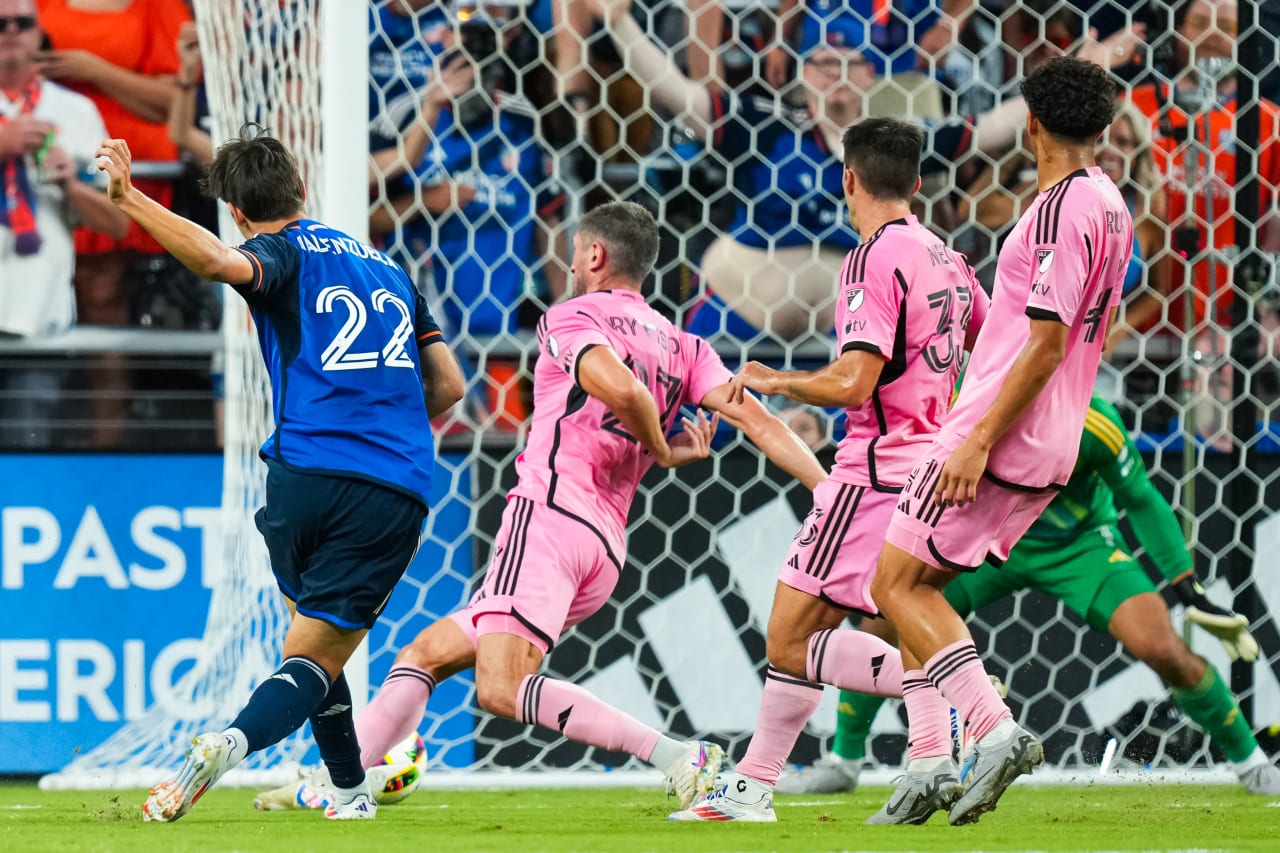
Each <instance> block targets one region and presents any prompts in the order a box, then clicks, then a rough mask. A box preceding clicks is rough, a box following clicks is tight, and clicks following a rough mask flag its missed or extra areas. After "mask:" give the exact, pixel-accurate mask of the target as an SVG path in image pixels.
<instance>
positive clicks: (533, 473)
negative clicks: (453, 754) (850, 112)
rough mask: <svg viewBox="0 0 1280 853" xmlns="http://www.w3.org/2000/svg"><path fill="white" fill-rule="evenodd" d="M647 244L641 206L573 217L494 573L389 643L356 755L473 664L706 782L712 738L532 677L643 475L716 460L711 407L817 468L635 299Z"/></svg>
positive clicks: (696, 349) (293, 797)
mask: <svg viewBox="0 0 1280 853" xmlns="http://www.w3.org/2000/svg"><path fill="white" fill-rule="evenodd" d="M657 254H658V227H657V224H656V223H655V222H654V220H653V217H652V216H650V215H649V213H648V212H647V211H646V210H645V209H644V208H643V207H640V206H639V205H637V204H630V203H617V202H615V203H610V204H605V205H602V206H600V207H597V208H595V209H594V210H592V211H590V212H588V213H587V214H586V215H585V216H583V218H582V220H581V222H580V224H579V226H578V233H577V235H576V236H575V237H574V257H573V275H574V280H575V289H574V298H572V299H570V300H568V301H566V302H562V303H560V304H558V305H555V306H553V307H552V308H551V310H549V311H548V312H547V313H546V315H545V317H544V318H543V320H542V322H541V323H540V324H539V326H538V346H539V358H538V362H537V366H536V367H535V370H534V420H533V425H532V427H531V429H530V434H529V443H528V445H527V446H526V448H525V451H524V453H522V454H521V456H520V458H519V460H518V461H517V470H518V472H519V483H518V484H517V485H516V487H515V488H514V489H513V490H512V491H511V494H510V497H509V500H508V503H507V509H506V511H505V512H504V513H503V518H502V527H501V529H500V530H499V531H498V534H497V537H496V539H495V542H494V550H493V555H492V558H491V560H490V563H489V568H488V571H487V572H486V573H485V576H484V580H483V582H482V583H481V586H480V588H479V589H478V590H477V591H476V592H475V594H474V595H473V596H472V598H471V601H470V603H469V604H468V605H467V606H466V607H464V608H463V609H462V610H460V611H458V612H456V613H454V614H452V615H451V616H449V617H447V618H445V619H441V620H440V621H438V622H436V623H435V624H434V625H432V626H430V627H429V628H427V629H425V630H424V631H423V632H422V633H420V634H419V635H418V636H417V637H416V638H415V639H414V641H413V642H412V643H411V644H410V645H409V646H407V647H406V648H405V649H403V650H402V651H401V652H400V654H399V655H397V657H396V663H395V665H394V666H393V667H392V669H391V671H390V672H389V673H388V674H387V677H386V679H385V680H384V681H383V684H382V687H381V689H380V690H379V691H378V694H377V696H376V697H375V698H374V699H373V701H372V702H371V703H370V704H369V706H368V707H367V708H365V710H364V711H363V712H362V713H361V714H360V716H359V717H358V718H357V720H356V733H357V736H358V738H359V740H360V745H361V755H362V759H363V761H364V763H365V766H366V767H369V766H372V765H375V764H377V763H378V762H379V761H380V760H381V757H382V756H383V755H384V754H385V753H386V752H387V750H388V749H389V748H390V747H391V746H392V745H393V744H395V743H397V742H399V741H400V740H403V739H404V738H405V737H406V736H408V735H410V734H412V733H413V732H414V731H415V730H416V728H417V726H418V724H419V723H420V722H421V721H422V717H423V714H424V712H425V710H426V704H427V699H428V698H429V697H430V695H431V691H432V690H434V689H435V686H436V683H437V682H438V681H439V680H440V679H443V678H447V677H448V676H450V675H453V674H454V673H456V672H459V671H461V670H463V669H469V668H470V667H472V666H474V667H475V669H476V694H477V700H478V701H479V704H480V706H481V707H482V708H484V709H485V710H486V711H489V712H490V713H493V714H497V715H498V716H502V717H507V718H509V719H512V720H516V721H517V722H523V723H528V724H530V725H532V724H535V723H536V724H539V725H543V726H547V727H548V728H551V729H555V730H557V731H559V732H560V733H561V734H563V735H564V736H565V737H568V738H571V739H573V740H577V741H580V742H582V743H586V744H589V745H591V746H595V747H599V748H601V749H608V750H622V751H625V752H630V753H631V754H633V755H635V756H636V757H638V758H640V759H641V760H643V761H647V762H649V763H650V764H652V765H654V766H655V767H657V768H659V769H661V770H663V771H665V772H666V774H667V777H668V782H669V783H670V785H671V786H672V788H673V789H674V791H675V792H676V793H677V794H678V795H679V797H680V801H681V806H682V807H685V806H688V805H689V803H690V802H691V801H692V799H693V796H694V794H695V793H697V792H699V791H703V792H705V791H706V790H708V789H709V788H710V786H711V784H712V783H713V782H714V780H715V777H716V773H717V771H718V770H719V766H720V762H721V759H722V756H723V754H722V752H721V750H720V748H719V747H718V746H715V745H713V744H708V743H705V742H702V741H696V742H688V741H679V740H675V739H673V738H670V737H667V736H665V735H663V734H661V733H660V732H658V731H656V730H655V729H652V728H650V727H648V726H646V725H644V724H643V723H641V722H639V721H638V720H636V719H634V718H632V717H630V716H629V715H627V714H625V713H623V712H622V711H619V710H617V709H615V708H612V707H610V706H609V705H607V704H605V703H604V702H601V701H600V700H599V699H597V698H596V697H595V696H593V695H592V694H590V693H588V692H587V691H585V690H583V689H582V688H581V687H577V686H576V685H573V684H570V683H568V682H565V681H560V680H557V679H554V678H550V677H548V676H545V675H538V674H537V670H538V667H539V665H540V664H541V662H542V658H543V656H544V655H545V654H546V653H547V651H548V650H549V649H550V648H551V646H552V645H554V644H555V642H556V640H557V639H558V638H559V637H560V634H561V633H562V632H563V631H564V630H565V629H566V628H569V627H571V626H573V625H576V624H577V623H578V622H581V621H582V620H583V619H585V618H587V617H588V616H590V615H591V614H592V613H594V612H595V611H596V610H598V609H599V608H600V606H601V605H602V604H603V603H604V602H605V600H606V599H607V598H608V597H609V594H610V593H611V592H612V591H613V588H614V585H615V584H616V583H617V580H618V573H619V572H620V571H621V570H622V566H623V563H624V562H625V560H626V543H625V540H624V530H625V527H626V520H627V512H628V510H629V509H630V506H631V500H632V498H633V497H634V495H635V492H636V488H637V486H638V485H639V484H640V479H641V477H643V476H644V474H645V472H646V471H648V469H649V467H650V466H651V465H652V464H653V463H655V462H656V463H657V464H659V465H662V466H663V467H667V468H672V467H676V466H679V465H683V464H685V463H687V462H692V461H694V460H696V459H702V458H704V457H706V456H707V455H709V453H710V441H711V437H712V434H713V433H714V431H715V425H716V420H717V419H718V418H719V417H720V416H721V415H723V416H724V417H725V419H726V420H727V421H729V422H730V423H732V424H734V425H735V426H738V427H740V428H741V429H742V430H743V431H744V432H745V433H746V434H747V436H748V437H749V438H751V440H752V441H754V442H755V443H756V445H757V446H758V447H760V449H761V450H763V451H764V452H765V454H766V455H767V456H768V457H769V459H771V460H772V461H773V462H774V463H775V464H777V465H778V466H779V467H781V468H782V469H783V470H785V471H787V472H788V473H790V474H792V475H793V476H795V477H796V478H798V479H799V480H801V481H802V482H803V483H804V484H805V485H806V486H808V487H810V488H813V487H815V486H817V485H818V483H820V482H822V481H823V480H824V479H825V478H826V472H825V471H824V470H823V468H822V466H821V465H820V464H819V463H818V460H817V459H816V458H815V457H814V455H813V453H812V452H811V451H810V450H809V448H808V447H807V446H806V445H805V444H804V443H803V442H802V441H801V440H800V439H799V438H798V437H797V436H796V435H795V434H794V433H793V432H791V430H789V429H788V428H787V427H786V426H785V425H783V423H782V422H781V421H780V420H778V419H777V418H776V417H774V416H773V415H772V414H770V413H769V411H768V410H767V409H766V408H765V407H764V406H763V405H762V404H761V403H760V402H759V401H758V400H756V399H754V398H752V397H748V398H746V399H738V400H735V399H733V395H732V393H731V391H732V389H731V386H730V384H729V380H730V378H731V375H730V373H729V371H728V370H727V369H726V368H725V367H724V365H723V364H722V363H721V361H720V358H719V356H717V355H716V353H715V352H714V351H713V350H712V349H711V347H710V346H708V345H707V344H706V343H705V342H703V341H701V340H700V339H698V338H697V337H695V336H693V335H690V334H688V333H686V332H682V331H680V330H679V329H678V328H676V327H675V326H673V325H672V324H671V323H670V322H668V321H667V320H666V319H664V318H663V317H662V316H661V315H660V314H658V313H657V312H656V311H654V310H653V309H651V308H650V307H649V306H648V305H647V304H645V301H644V299H643V297H642V296H641V295H640V288H641V283H642V282H643V281H644V278H645V276H646V275H648V273H649V271H650V269H652V267H653V264H654V261H655V260H656V259H657ZM686 404H688V405H693V406H701V407H703V408H706V409H710V410H712V411H714V412H716V415H715V417H714V418H713V419H712V420H710V421H708V420H707V419H706V417H705V415H704V414H703V413H702V412H701V411H699V412H698V415H697V417H696V419H689V418H686V419H685V421H684V424H685V430H684V432H683V433H682V434H680V435H678V436H676V437H675V438H674V439H672V440H670V441H668V440H667V438H666V436H667V434H668V433H669V432H670V431H671V429H672V427H673V426H674V424H675V421H676V418H677V417H678V415H679V411H680V407H681V406H682V405H686ZM304 784H306V783H305V782H304ZM300 799H303V797H300V796H299V786H298V785H297V784H294V785H291V786H285V787H284V788H280V789H277V790H275V791H269V792H266V793H264V794H262V795H259V797H258V800H257V801H256V803H255V804H256V805H258V807H259V808H293V807H297V805H299V804H300V803H299V800H300Z"/></svg>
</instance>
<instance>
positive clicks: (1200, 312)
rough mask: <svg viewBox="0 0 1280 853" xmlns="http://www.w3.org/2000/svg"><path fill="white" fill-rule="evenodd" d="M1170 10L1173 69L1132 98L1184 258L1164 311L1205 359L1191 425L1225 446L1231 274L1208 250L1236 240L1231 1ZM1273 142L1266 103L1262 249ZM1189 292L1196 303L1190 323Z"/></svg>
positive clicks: (1271, 202)
mask: <svg viewBox="0 0 1280 853" xmlns="http://www.w3.org/2000/svg"><path fill="white" fill-rule="evenodd" d="M1173 15H1174V20H1173V24H1174V33H1173V35H1172V36H1170V51H1169V53H1170V57H1171V59H1170V62H1169V67H1168V68H1166V69H1164V74H1156V75H1153V77H1152V79H1151V80H1150V81H1149V82H1147V83H1145V84H1143V85H1140V86H1137V87H1135V88H1134V90H1133V93H1132V100H1133V103H1134V105H1135V106H1137V107H1138V108H1139V109H1141V110H1142V112H1144V113H1145V114H1146V115H1147V116H1148V118H1150V119H1151V121H1152V124H1153V128H1154V147H1155V165H1156V169H1157V170H1158V171H1159V172H1160V173H1161V175H1162V176H1163V178H1164V180H1165V192H1166V195H1167V198H1168V205H1169V206H1168V211H1169V219H1168V221H1169V225H1170V229H1171V233H1172V235H1173V237H1172V239H1173V246H1174V249H1175V250H1176V251H1175V258H1178V257H1181V258H1185V260H1183V261H1182V262H1181V263H1178V262H1176V261H1175V264H1174V269H1173V271H1172V275H1171V292H1172V293H1173V294H1175V295H1176V296H1178V297H1180V298H1177V299H1175V300H1173V301H1172V302H1171V303H1170V306H1169V314H1168V316H1169V319H1170V321H1171V322H1172V323H1173V324H1175V325H1176V326H1178V327H1180V328H1183V331H1185V332H1187V333H1189V334H1191V335H1193V336H1194V338H1195V348H1196V351H1197V352H1196V356H1197V361H1198V362H1199V363H1200V364H1201V365H1202V369H1201V371H1200V383H1199V384H1200V386H1201V387H1200V390H1199V403H1198V404H1197V412H1196V426H1197V431H1198V432H1199V433H1200V434H1201V435H1203V436H1205V437H1206V438H1208V439H1209V441H1210V443H1211V444H1212V445H1213V446H1214V447H1217V448H1218V449H1222V450H1225V449H1228V448H1229V447H1230V443H1231V436H1230V425H1229V423H1230V422H1229V417H1228V406H1229V405H1230V400H1231V398H1232V388H1231V385H1232V380H1231V370H1230V364H1229V362H1228V360H1227V356H1228V355H1229V352H1228V346H1229V342H1228V338H1227V334H1226V331H1227V330H1228V329H1229V328H1230V326H1231V305H1232V301H1233V299H1232V294H1233V289H1232V285H1233V280H1232V267H1231V265H1230V264H1229V263H1227V262H1225V260H1224V258H1223V257H1222V256H1221V255H1219V256H1217V257H1213V256H1211V255H1210V252H1212V251H1213V250H1217V251H1218V252H1230V251H1232V250H1233V249H1234V247H1235V245H1236V234H1235V221H1234V219H1233V211H1234V209H1235V206H1236V203H1235V183H1236V156H1235V151H1236V138H1235V118H1236V109H1237V104H1236V77H1235V71H1234V60H1233V59H1232V54H1233V52H1234V46H1235V41H1236V32H1237V28H1238V24H1237V20H1238V19H1237V3H1236V0H1184V2H1182V3H1181V4H1180V5H1178V6H1177V7H1175V8H1174V10H1173ZM1158 52H1159V51H1157V53H1158ZM1215 79H1216V81H1217V82H1216V83H1215V82H1214V81H1215ZM1206 124H1207V132H1206ZM1189 143H1198V145H1196V144H1189ZM1278 143H1280V108H1278V107H1277V106H1276V105H1275V104H1273V103H1271V102H1270V101H1267V100H1263V101H1261V103H1260V121H1259V138H1258V157H1257V166H1256V168H1257V172H1258V184H1259V191H1260V193H1261V196H1262V199H1261V205H1260V210H1261V217H1260V220H1259V222H1258V223H1257V230H1256V232H1255V234H1254V242H1255V243H1256V245H1257V246H1258V247H1259V248H1261V249H1263V250H1264V251H1276V250H1278V249H1280V223H1278V222H1277V215H1276V203H1277V200H1278V199H1280V144H1278ZM1206 154H1207V158H1206ZM1206 159H1207V160H1208V162H1207V163H1206V162H1205V160H1206ZM1188 199H1190V202H1188ZM1188 274H1189V275H1188ZM1188 278H1189V279H1190V281H1191V287H1190V288H1188V286H1187V281H1188ZM1187 298H1190V299H1191V300H1192V302H1191V305H1190V308H1191V311H1190V313H1191V320H1192V322H1191V324H1190V327H1189V328H1186V326H1187V323H1186V315H1187V308H1188V306H1187V304H1186V302H1185V301H1184V300H1185V299H1187Z"/></svg>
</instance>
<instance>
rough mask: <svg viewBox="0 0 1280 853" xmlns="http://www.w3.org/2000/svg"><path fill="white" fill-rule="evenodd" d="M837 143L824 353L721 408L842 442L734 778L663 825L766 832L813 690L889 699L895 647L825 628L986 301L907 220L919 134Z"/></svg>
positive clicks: (942, 402)
mask: <svg viewBox="0 0 1280 853" xmlns="http://www.w3.org/2000/svg"><path fill="white" fill-rule="evenodd" d="M843 142H844V180H843V186H844V196H845V203H846V204H847V205H848V208H849V219H850V222H851V223H852V224H853V226H854V227H855V228H856V229H857V230H858V231H859V232H860V234H861V238H862V245H860V246H859V247H858V248H856V249H854V250H853V251H852V252H850V253H849V254H848V256H847V257H846V258H845V261H844V265H843V267H842V268H841V271H840V278H839V281H838V282H837V285H838V287H839V291H840V292H839V298H838V299H837V300H836V332H837V333H838V335H839V347H840V354H839V356H838V357H837V358H836V360H835V361H833V362H832V363H831V364H829V365H827V366H826V367H823V368H821V369H819V370H814V371H802V372H785V373H784V372H780V371H777V370H773V369H771V368H769V367H766V366H764V365H762V364H759V363H757V362H751V363H750V364H747V365H746V366H745V367H743V369H742V371H741V372H740V373H739V374H738V375H737V376H735V377H734V380H733V388H734V390H735V398H736V399H750V395H747V394H746V393H745V389H747V388H750V389H751V390H753V391H758V392H761V393H764V394H782V395H784V396H786V397H789V398H791V399H793V400H798V401H800V402H802V403H810V404H813V405H818V406H843V407H844V408H845V425H846V434H845V437H844V439H843V440H842V441H841V442H840V447H839V450H838V451H837V453H836V467H835V468H834V469H833V470H832V472H831V477H830V478H829V479H828V480H826V481H825V482H824V483H822V484H821V485H819V486H818V488H817V489H816V490H815V491H814V495H813V510H812V512H810V513H809V516H808V517H807V518H806V519H805V520H804V523H803V524H802V525H801V527H800V532H799V533H797V534H796V538H795V541H794V542H792V544H791V550H790V551H789V552H788V554H787V558H786V560H785V562H784V564H783V567H782V571H781V573H780V574H779V577H778V586H777V591H776V592H775V594H774V599H773V613H772V615H771V616H770V617H769V629H768V643H767V647H768V657H769V664H770V666H769V670H768V672H767V673H766V676H765V687H764V696H763V698H762V700H761V704H760V713H759V718H758V722H757V724H756V731H755V734H754V735H753V736H752V738H751V744H750V745H749V746H748V748H747V753H746V755H745V756H744V757H743V759H742V761H740V762H739V763H738V765H737V768H736V770H735V772H733V773H725V774H722V775H721V778H720V782H719V783H718V785H717V788H716V791H715V792H714V793H712V794H711V795H709V796H707V797H702V798H698V799H696V800H695V802H694V804H693V806H692V807H691V808H689V809H687V810H685V811H682V812H679V813H677V814H675V815H672V817H673V818H674V819H677V820H710V821H729V820H746V821H772V820H775V819H776V818H775V815H774V811H773V787H774V785H775V784H776V783H777V781H778V773H779V771H781V770H782V765H783V763H784V762H785V761H786V759H787V756H788V755H790V753H791V750H792V748H793V747H794V746H795V742H796V738H797V737H799V735H800V731H801V730H802V729H803V728H804V725H805V723H806V722H807V721H808V719H809V717H810V715H811V714H812V713H813V710H814V709H815V708H816V707H817V705H818V700H819V699H820V698H821V696H822V685H823V684H833V685H836V686H838V687H842V688H845V689H848V688H847V685H850V684H861V685H862V688H861V689H862V691H863V692H867V693H872V694H875V695H879V696H895V697H896V696H901V695H902V694H903V680H902V674H903V673H902V665H901V661H902V659H901V657H900V656H899V655H898V654H897V653H896V651H895V649H894V648H893V647H892V646H890V645H888V644H887V643H885V642H882V641H881V640H880V639H879V638H874V639H868V635H866V634H864V633H862V632H860V631H853V630H841V629H840V625H841V623H843V622H844V620H845V618H846V617H847V616H848V615H849V614H850V613H851V612H860V613H870V614H874V613H876V606H875V604H874V602H873V601H872V600H871V595H870V588H871V579H872V577H873V576H874V575H875V571H876V559H877V557H878V555H879V552H880V545H881V543H882V542H883V541H884V531H885V528H887V527H888V525H889V520H890V519H891V518H892V517H893V512H894V507H895V506H896V505H897V502H898V493H899V492H900V491H901V490H902V486H903V484H904V483H905V482H906V480H907V477H908V475H910V473H911V470H912V468H914V467H915V464H916V462H917V460H918V459H919V457H920V454H921V453H922V452H923V451H924V450H925V449H926V448H927V447H928V446H929V442H930V441H932V440H933V438H934V436H935V435H936V433H937V431H938V428H939V426H940V425H941V423H942V419H943V416H944V415H945V414H946V413H947V410H948V408H949V407H950V403H951V395H952V389H953V388H954V387H955V383H956V379H957V378H958V376H959V372H960V361H961V358H962V356H963V351H964V350H965V349H966V348H967V346H968V344H969V343H970V341H971V339H972V338H973V337H975V336H976V334H977V330H978V329H979V328H980V327H981V326H982V323H983V320H984V318H985V317H986V313H987V296H986V294H985V293H983V291H982V290H981V289H980V288H979V287H978V284H977V282H976V281H975V280H974V277H973V271H972V270H971V269H970V268H969V265H968V264H967V263H966V262H965V260H964V258H963V257H961V256H959V255H957V254H955V253H954V252H952V251H951V250H949V249H948V248H947V247H946V245H944V244H943V242H942V241H941V240H939V239H938V238H937V236H936V235H934V234H933V233H932V232H930V231H929V230H928V229H927V228H925V227H924V226H923V225H921V224H920V223H919V221H917V220H916V218H915V217H914V216H912V215H911V198H912V197H913V196H914V195H915V194H916V192H917V191H918V190H919V188H920V155H921V149H922V146H923V144H924V133H923V132H922V131H921V130H920V128H918V127H916V126H915V125H911V124H907V123H906V122H902V121H898V120H896V119H890V118H874V119H866V120H864V121H861V122H859V123H857V124H855V125H853V126H852V127H850V128H849V129H848V130H847V131H845V134H844V140H843ZM906 699H907V701H908V702H911V701H913V700H912V697H911V695H910V694H909V695H908V696H907V697H906Z"/></svg>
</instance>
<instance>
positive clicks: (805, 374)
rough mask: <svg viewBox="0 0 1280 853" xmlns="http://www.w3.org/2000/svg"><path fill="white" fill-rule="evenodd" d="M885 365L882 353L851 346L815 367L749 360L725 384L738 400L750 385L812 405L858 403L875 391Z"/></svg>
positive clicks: (745, 397) (828, 405) (760, 390)
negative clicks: (796, 367) (794, 367)
mask: <svg viewBox="0 0 1280 853" xmlns="http://www.w3.org/2000/svg"><path fill="white" fill-rule="evenodd" d="M884 364H885V360H884V356H882V355H880V353H879V352H878V351H877V352H869V351H867V350H863V349H850V350H848V351H847V352H845V353H843V354H842V355H841V356H840V357H839V358H838V359H836V360H835V361H833V362H831V363H830V364H828V365H825V366H824V367H820V368H818V369H817V370H775V369H773V368H772V367H769V366H767V365H764V364H761V363H760V362H758V361H751V362H748V363H746V364H745V365H743V366H742V370H740V371H738V374H737V375H736V376H734V377H733V379H731V380H730V381H729V383H728V384H727V385H726V386H725V387H727V388H728V389H729V393H730V397H731V398H732V399H733V401H734V402H737V403H742V402H744V401H745V400H747V399H749V396H748V395H747V394H746V389H748V388H750V389H751V390H752V391H756V392H758V393H761V394H781V395H782V396H784V397H786V398H788V399H790V400H795V401H797V402H799V403H809V404H810V405H814V406H823V407H827V408H830V407H833V406H839V407H841V408H847V407H852V406H861V405H862V404H863V403H865V402H866V401H867V400H868V399H869V398H870V397H871V392H873V391H875V389H876V382H877V381H878V380H879V379H880V371H881V370H883V369H884Z"/></svg>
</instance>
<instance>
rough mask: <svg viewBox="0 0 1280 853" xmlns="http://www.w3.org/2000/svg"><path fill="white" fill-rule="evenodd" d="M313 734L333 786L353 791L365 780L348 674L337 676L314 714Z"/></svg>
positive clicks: (312, 717) (312, 716)
mask: <svg viewBox="0 0 1280 853" xmlns="http://www.w3.org/2000/svg"><path fill="white" fill-rule="evenodd" d="M311 734H312V735H313V736H314V737H315V739H316V746H318V747H320V757H321V758H323V759H324V763H325V766H326V767H328V768H329V778H330V779H331V780H332V781H333V784H334V787H337V788H354V787H356V786H357V785H359V784H360V783H361V782H363V781H364V768H363V767H361V766H360V744H359V743H358V742H357V741H356V723H355V717H354V716H353V715H352V713H351V689H350V688H349V687H348V686H347V676H346V674H345V673H338V678H337V680H336V681H334V682H333V686H332V687H330V688H329V693H328V695H326V696H325V697H324V701H323V702H321V703H320V707H319V708H317V709H316V712H315V713H314V714H312V715H311Z"/></svg>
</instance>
